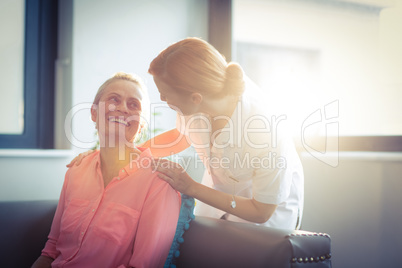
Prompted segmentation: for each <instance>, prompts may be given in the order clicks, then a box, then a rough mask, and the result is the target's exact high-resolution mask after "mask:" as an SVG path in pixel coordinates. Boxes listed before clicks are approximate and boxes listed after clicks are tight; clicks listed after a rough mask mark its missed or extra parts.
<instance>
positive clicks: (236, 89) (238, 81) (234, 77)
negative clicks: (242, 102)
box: [223, 62, 244, 96]
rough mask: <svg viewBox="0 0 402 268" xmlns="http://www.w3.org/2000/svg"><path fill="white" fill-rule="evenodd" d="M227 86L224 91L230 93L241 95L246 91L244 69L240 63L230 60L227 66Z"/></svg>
mask: <svg viewBox="0 0 402 268" xmlns="http://www.w3.org/2000/svg"><path fill="white" fill-rule="evenodd" d="M225 79H226V81H225V86H224V88H223V91H225V93H227V94H230V95H236V96H240V95H241V94H243V91H244V79H243V69H242V68H241V67H240V65H239V64H238V63H235V62H230V63H229V64H228V65H227V67H226V77H225Z"/></svg>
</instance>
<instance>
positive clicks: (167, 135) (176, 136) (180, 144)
mask: <svg viewBox="0 0 402 268" xmlns="http://www.w3.org/2000/svg"><path fill="white" fill-rule="evenodd" d="M190 145H191V144H190V143H188V142H187V137H186V136H185V135H184V134H182V133H180V132H179V131H178V130H177V129H176V128H175V129H172V130H169V131H166V132H163V133H162V134H159V135H158V136H155V137H153V138H151V139H149V140H147V141H146V142H144V143H143V144H141V145H139V147H145V148H150V150H151V153H152V155H153V156H154V157H165V156H169V155H172V154H177V153H180V152H181V151H183V150H185V149H187V148H188V147H190Z"/></svg>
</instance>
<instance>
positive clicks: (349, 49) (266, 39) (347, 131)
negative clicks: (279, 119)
mask: <svg viewBox="0 0 402 268" xmlns="http://www.w3.org/2000/svg"><path fill="white" fill-rule="evenodd" d="M232 5H233V7H232V13H233V14H232V17H233V19H232V32H233V40H232V44H233V47H232V51H233V53H232V58H233V60H234V61H237V62H239V63H240V64H241V65H242V66H243V68H244V70H245V73H246V74H247V75H248V76H249V77H250V78H251V79H252V80H254V81H255V82H256V83H257V84H258V85H259V86H260V87H261V88H262V90H263V92H265V93H266V94H265V97H266V101H267V105H268V104H269V105H270V107H274V108H275V111H276V112H277V113H279V114H285V115H286V116H287V119H288V121H289V122H290V123H291V125H292V126H293V128H292V129H293V131H294V136H295V140H296V141H297V143H300V144H304V145H306V144H308V145H309V146H312V147H314V148H316V149H317V150H318V151H320V150H324V151H325V150H327V149H328V146H329V145H330V144H336V145H337V146H335V147H333V149H334V150H343V151H402V123H401V122H402V109H401V108H400V100H401V99H402V78H401V76H400V75H399V74H400V71H401V69H402V51H401V50H400V49H399V48H400V47H401V46H402V37H401V35H400V34H398V33H400V32H401V31H402V1H401V0H398V1H379V0H378V1H377V0H370V1H366V0H342V1H331V0H316V1H309V0H297V1H292V0H287V1H279V0H251V1H249V0H233V2H232ZM329 147H331V146H329Z"/></svg>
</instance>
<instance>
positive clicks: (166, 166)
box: [152, 158, 197, 196]
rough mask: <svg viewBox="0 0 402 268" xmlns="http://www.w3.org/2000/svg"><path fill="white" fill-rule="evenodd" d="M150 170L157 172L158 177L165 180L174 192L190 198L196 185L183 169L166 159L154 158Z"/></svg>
mask: <svg viewBox="0 0 402 268" xmlns="http://www.w3.org/2000/svg"><path fill="white" fill-rule="evenodd" d="M152 170H153V171H158V172H159V174H158V177H159V178H161V179H162V180H165V181H166V182H167V183H169V184H170V186H172V187H173V188H174V189H175V190H176V191H179V192H181V193H183V194H186V195H190V196H192V189H193V188H194V187H193V186H195V185H196V184H197V182H195V181H194V180H193V179H192V178H191V177H190V175H188V174H187V172H186V171H185V169H184V168H183V167H182V166H181V165H180V164H178V163H175V162H172V161H169V160H167V159H161V158H155V159H154V161H153V163H152Z"/></svg>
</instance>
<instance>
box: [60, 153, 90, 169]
mask: <svg viewBox="0 0 402 268" xmlns="http://www.w3.org/2000/svg"><path fill="white" fill-rule="evenodd" d="M94 152H95V150H89V151H86V152H84V153H80V154H79V155H77V156H76V157H75V158H74V159H73V160H72V161H71V162H70V164H68V165H66V167H68V168H69V167H72V166H74V165H76V166H79V165H80V164H81V161H82V159H84V158H85V157H86V156H88V155H90V154H92V153H94Z"/></svg>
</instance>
